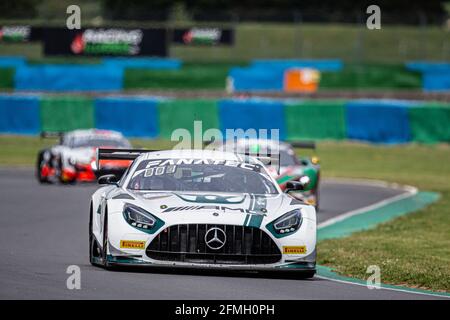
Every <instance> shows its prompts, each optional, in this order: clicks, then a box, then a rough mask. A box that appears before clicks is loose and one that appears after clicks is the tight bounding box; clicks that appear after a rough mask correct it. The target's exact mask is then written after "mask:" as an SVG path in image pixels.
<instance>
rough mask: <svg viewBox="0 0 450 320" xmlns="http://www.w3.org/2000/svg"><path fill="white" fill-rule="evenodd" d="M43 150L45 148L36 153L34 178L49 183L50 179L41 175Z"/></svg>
mask: <svg viewBox="0 0 450 320" xmlns="http://www.w3.org/2000/svg"><path fill="white" fill-rule="evenodd" d="M44 152H45V150H41V151H39V153H38V157H37V161H36V178H37V179H38V181H39V183H42V184H47V183H50V180H49V179H48V178H47V177H43V176H42V163H43V160H44Z"/></svg>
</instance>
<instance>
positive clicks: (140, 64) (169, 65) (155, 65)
mask: <svg viewBox="0 0 450 320" xmlns="http://www.w3.org/2000/svg"><path fill="white" fill-rule="evenodd" d="M102 62H103V64H104V65H105V66H109V67H116V68H122V69H123V68H132V69H137V68H138V69H156V70H177V69H180V67H181V64H182V63H181V60H179V59H167V58H123V57H117V58H116V57H114V58H103V59H102Z"/></svg>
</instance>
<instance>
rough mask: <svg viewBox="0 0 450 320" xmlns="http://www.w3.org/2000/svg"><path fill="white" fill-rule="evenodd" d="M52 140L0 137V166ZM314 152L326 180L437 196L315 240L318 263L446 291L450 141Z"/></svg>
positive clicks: (19, 161)
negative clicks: (406, 187)
mask: <svg viewBox="0 0 450 320" xmlns="http://www.w3.org/2000/svg"><path fill="white" fill-rule="evenodd" d="M54 142H55V141H54V140H51V139H39V138H36V137H17V136H0V148H1V150H2V152H1V153H0V165H3V166H12V165H22V166H31V165H34V161H35V156H36V153H37V151H38V150H39V149H40V148H42V147H44V146H46V145H51V144H52V143H54ZM132 143H133V144H134V145H135V146H141V147H146V148H169V147H171V146H172V145H173V143H170V142H168V141H162V140H142V139H134V140H132ZM301 152H305V151H304V150H302V151H301ZM316 154H317V155H319V156H320V158H321V160H322V167H323V175H324V176H325V177H355V178H370V179H381V180H385V181H391V182H398V183H401V184H410V185H414V186H416V187H418V188H420V189H421V190H427V191H436V192H439V193H441V195H442V198H441V200H440V201H438V202H437V203H435V204H433V205H431V206H430V207H428V208H426V209H424V210H421V211H418V212H415V213H411V214H408V215H406V216H402V217H399V218H396V219H394V220H392V221H390V222H387V223H384V224H381V225H379V226H378V227H376V228H374V229H372V230H368V231H363V232H358V233H355V234H353V235H351V236H349V237H346V238H342V239H334V240H324V241H321V242H320V243H319V244H318V263H319V264H322V265H326V266H329V267H332V268H334V269H335V271H336V272H337V273H339V274H341V275H345V276H351V277H356V278H360V279H366V278H367V276H368V274H366V270H367V267H368V266H369V265H378V266H380V268H381V277H382V282H383V283H389V284H395V285H406V286H409V287H414V288H422V289H431V290H435V291H445V292H450V232H449V229H450V209H449V208H450V183H449V181H450V166H449V163H450V146H449V145H430V146H426V145H415V144H409V145H401V146H374V145H366V144H355V143H346V142H342V143H337V142H321V143H319V144H318V148H317V151H316ZM319 214H320V213H319Z"/></svg>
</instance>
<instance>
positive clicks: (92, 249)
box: [89, 202, 100, 266]
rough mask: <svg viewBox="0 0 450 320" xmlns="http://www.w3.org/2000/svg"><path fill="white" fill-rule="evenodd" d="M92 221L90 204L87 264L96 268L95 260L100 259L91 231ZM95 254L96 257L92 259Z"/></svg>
mask: <svg viewBox="0 0 450 320" xmlns="http://www.w3.org/2000/svg"><path fill="white" fill-rule="evenodd" d="M92 220H93V210H92V202H91V208H90V210H89V262H90V263H91V264H92V265H93V266H98V265H99V263H98V261H96V260H95V258H100V254H99V253H100V249H99V246H98V243H97V240H96V239H95V236H94V232H93V231H92ZM95 252H97V257H94V254H95Z"/></svg>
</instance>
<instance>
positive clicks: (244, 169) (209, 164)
mask: <svg viewBox="0 0 450 320" xmlns="http://www.w3.org/2000/svg"><path fill="white" fill-rule="evenodd" d="M262 170H263V169H262V167H261V166H260V165H258V164H249V163H242V162H235V161H221V160H210V161H208V160H202V159H200V160H194V159H157V160H155V159H153V160H143V161H141V163H139V165H138V167H137V168H136V170H135V171H134V173H133V175H132V178H131V180H130V182H129V184H128V189H131V190H165V191H208V192H211V191H212V192H232V193H255V194H277V193H278V190H277V189H276V187H275V186H274V184H273V183H272V181H271V180H270V179H269V178H268V177H267V176H266V173H265V172H264V171H262Z"/></svg>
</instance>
